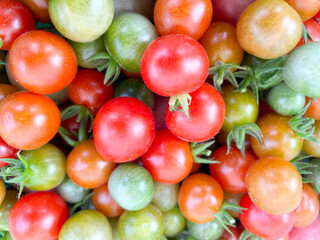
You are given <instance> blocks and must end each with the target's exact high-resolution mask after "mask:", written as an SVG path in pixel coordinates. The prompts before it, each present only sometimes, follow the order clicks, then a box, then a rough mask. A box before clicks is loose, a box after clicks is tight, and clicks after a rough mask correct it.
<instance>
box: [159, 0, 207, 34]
mask: <svg viewBox="0 0 320 240" xmlns="http://www.w3.org/2000/svg"><path fill="white" fill-rule="evenodd" d="M211 19H212V4H211V1H210V0H158V1H156V5H155V7H154V23H155V26H156V28H157V31H158V33H159V34H160V36H164V35H170V34H184V35H187V36H189V37H192V38H194V39H195V40H198V39H199V38H200V37H201V36H202V35H203V34H204V32H205V31H206V30H207V28H208V27H209V25H210V22H211Z"/></svg>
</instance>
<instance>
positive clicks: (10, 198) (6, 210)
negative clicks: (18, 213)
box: [0, 190, 18, 231]
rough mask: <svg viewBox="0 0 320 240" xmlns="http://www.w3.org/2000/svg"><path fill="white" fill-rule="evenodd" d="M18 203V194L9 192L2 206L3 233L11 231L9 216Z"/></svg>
mask: <svg viewBox="0 0 320 240" xmlns="http://www.w3.org/2000/svg"><path fill="white" fill-rule="evenodd" d="M17 201H18V192H16V191H14V190H8V191H7V192H6V196H5V198H4V200H3V201H2V204H1V205H0V216H1V217H0V229H1V231H9V223H8V221H9V215H10V213H11V209H12V207H13V206H14V205H15V204H16V202H17Z"/></svg>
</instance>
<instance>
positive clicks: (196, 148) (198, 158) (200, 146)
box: [190, 141, 220, 164]
mask: <svg viewBox="0 0 320 240" xmlns="http://www.w3.org/2000/svg"><path fill="white" fill-rule="evenodd" d="M213 143H214V141H208V142H203V143H190V147H191V154H192V157H193V161H194V162H196V163H204V164H213V163H220V162H219V161H213V158H210V155H211V153H212V151H211V150H209V149H208V148H209V147H210V146H212V144H213ZM202 156H203V157H202Z"/></svg>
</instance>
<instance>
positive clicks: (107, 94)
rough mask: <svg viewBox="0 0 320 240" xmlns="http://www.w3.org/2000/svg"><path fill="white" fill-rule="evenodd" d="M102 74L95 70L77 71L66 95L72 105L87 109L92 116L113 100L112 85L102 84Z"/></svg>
mask: <svg viewBox="0 0 320 240" xmlns="http://www.w3.org/2000/svg"><path fill="white" fill-rule="evenodd" d="M103 80H104V74H103V73H100V72H98V71H97V70H91V69H83V70H79V71H78V73H77V75H76V77H75V79H74V80H73V81H72V83H71V84H70V85H69V86H68V95H69V98H70V100H71V102H72V103H74V104H78V105H83V106H85V107H87V108H88V109H89V110H90V111H91V112H92V113H93V115H96V114H97V113H98V111H99V109H100V108H101V107H102V106H103V105H104V104H105V103H106V102H107V101H109V100H110V99H112V98H113V93H114V87H113V85H110V86H105V85H104V84H103Z"/></svg>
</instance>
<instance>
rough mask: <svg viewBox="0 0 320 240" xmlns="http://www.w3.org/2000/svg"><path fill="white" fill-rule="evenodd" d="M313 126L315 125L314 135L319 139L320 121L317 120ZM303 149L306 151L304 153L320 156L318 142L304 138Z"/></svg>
mask: <svg viewBox="0 0 320 240" xmlns="http://www.w3.org/2000/svg"><path fill="white" fill-rule="evenodd" d="M313 126H314V127H315V129H314V133H313V137H315V138H316V139H317V140H318V141H319V140H320V121H315V123H314V124H313ZM302 151H304V153H305V154H307V155H310V156H313V157H320V146H319V144H318V143H315V142H311V141H308V140H304V141H303V145H302Z"/></svg>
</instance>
